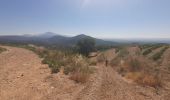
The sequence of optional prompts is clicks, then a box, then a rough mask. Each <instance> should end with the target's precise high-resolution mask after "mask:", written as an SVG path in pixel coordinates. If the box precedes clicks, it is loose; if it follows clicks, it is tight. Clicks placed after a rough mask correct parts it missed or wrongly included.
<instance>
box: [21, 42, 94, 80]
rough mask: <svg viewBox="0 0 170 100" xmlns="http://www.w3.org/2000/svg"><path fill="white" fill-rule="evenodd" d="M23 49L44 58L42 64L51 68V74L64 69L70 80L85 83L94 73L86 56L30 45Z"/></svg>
mask: <svg viewBox="0 0 170 100" xmlns="http://www.w3.org/2000/svg"><path fill="white" fill-rule="evenodd" d="M22 47H24V48H26V49H29V50H31V51H33V52H35V53H36V54H38V55H39V56H40V57H42V58H43V60H42V63H43V64H48V66H49V67H50V68H51V73H58V72H59V71H60V69H61V67H63V68H64V74H66V75H70V79H72V80H74V81H76V82H80V83H85V82H86V81H87V80H88V78H89V76H90V74H91V73H93V71H94V70H93V68H90V67H89V65H90V63H89V61H88V60H87V58H86V57H85V56H82V55H80V54H77V53H74V52H71V51H59V50H51V49H45V48H42V47H36V46H29V45H25V46H22ZM93 64H94V63H93Z"/></svg>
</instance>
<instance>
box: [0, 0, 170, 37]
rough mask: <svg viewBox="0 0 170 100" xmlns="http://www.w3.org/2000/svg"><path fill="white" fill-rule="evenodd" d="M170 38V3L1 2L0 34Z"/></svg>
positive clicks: (169, 0) (116, 0)
mask: <svg viewBox="0 0 170 100" xmlns="http://www.w3.org/2000/svg"><path fill="white" fill-rule="evenodd" d="M47 31H51V32H55V33H59V34H65V35H76V34H87V35H91V36H96V37H101V38H136V37H137V38H152V37H153V38H170V0H0V34H1V35H6V34H38V33H43V32H47Z"/></svg>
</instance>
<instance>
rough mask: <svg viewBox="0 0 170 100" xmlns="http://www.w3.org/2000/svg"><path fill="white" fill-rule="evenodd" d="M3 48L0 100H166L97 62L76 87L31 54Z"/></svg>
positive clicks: (0, 64)
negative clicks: (94, 69)
mask: <svg viewBox="0 0 170 100" xmlns="http://www.w3.org/2000/svg"><path fill="white" fill-rule="evenodd" d="M6 48H7V49H8V51H6V52H3V53H1V54H0V100H168V99H165V98H163V96H162V95H161V94H159V93H158V92H157V91H156V90H155V89H153V88H149V87H141V86H138V85H136V84H132V83H128V81H126V80H125V79H123V78H122V77H121V76H120V75H119V74H117V73H116V71H114V69H113V68H111V67H105V66H104V64H101V63H100V64H98V65H97V66H96V72H95V73H94V74H92V76H91V78H90V79H89V81H88V82H87V83H85V84H77V83H75V82H74V81H71V80H69V78H68V76H65V75H64V74H62V73H58V74H51V73H50V70H49V68H48V66H47V65H42V64H41V59H39V57H38V56H37V55H36V54H34V53H33V52H31V51H28V50H25V49H21V48H14V47H6ZM113 51H114V50H112V51H108V52H107V53H106V54H107V55H114V53H113Z"/></svg>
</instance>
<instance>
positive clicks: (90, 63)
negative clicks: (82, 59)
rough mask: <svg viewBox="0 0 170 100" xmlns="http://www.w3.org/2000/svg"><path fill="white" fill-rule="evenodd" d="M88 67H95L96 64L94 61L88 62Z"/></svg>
mask: <svg viewBox="0 0 170 100" xmlns="http://www.w3.org/2000/svg"><path fill="white" fill-rule="evenodd" d="M89 65H91V66H96V65H97V62H96V61H89Z"/></svg>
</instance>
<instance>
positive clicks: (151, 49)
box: [143, 44, 162, 55]
mask: <svg viewBox="0 0 170 100" xmlns="http://www.w3.org/2000/svg"><path fill="white" fill-rule="evenodd" d="M146 47H147V49H146V50H145V51H144V52H143V55H148V54H149V53H151V52H152V51H153V50H155V49H157V48H160V47H162V45H161V44H157V45H156V44H155V45H151V46H146Z"/></svg>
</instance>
